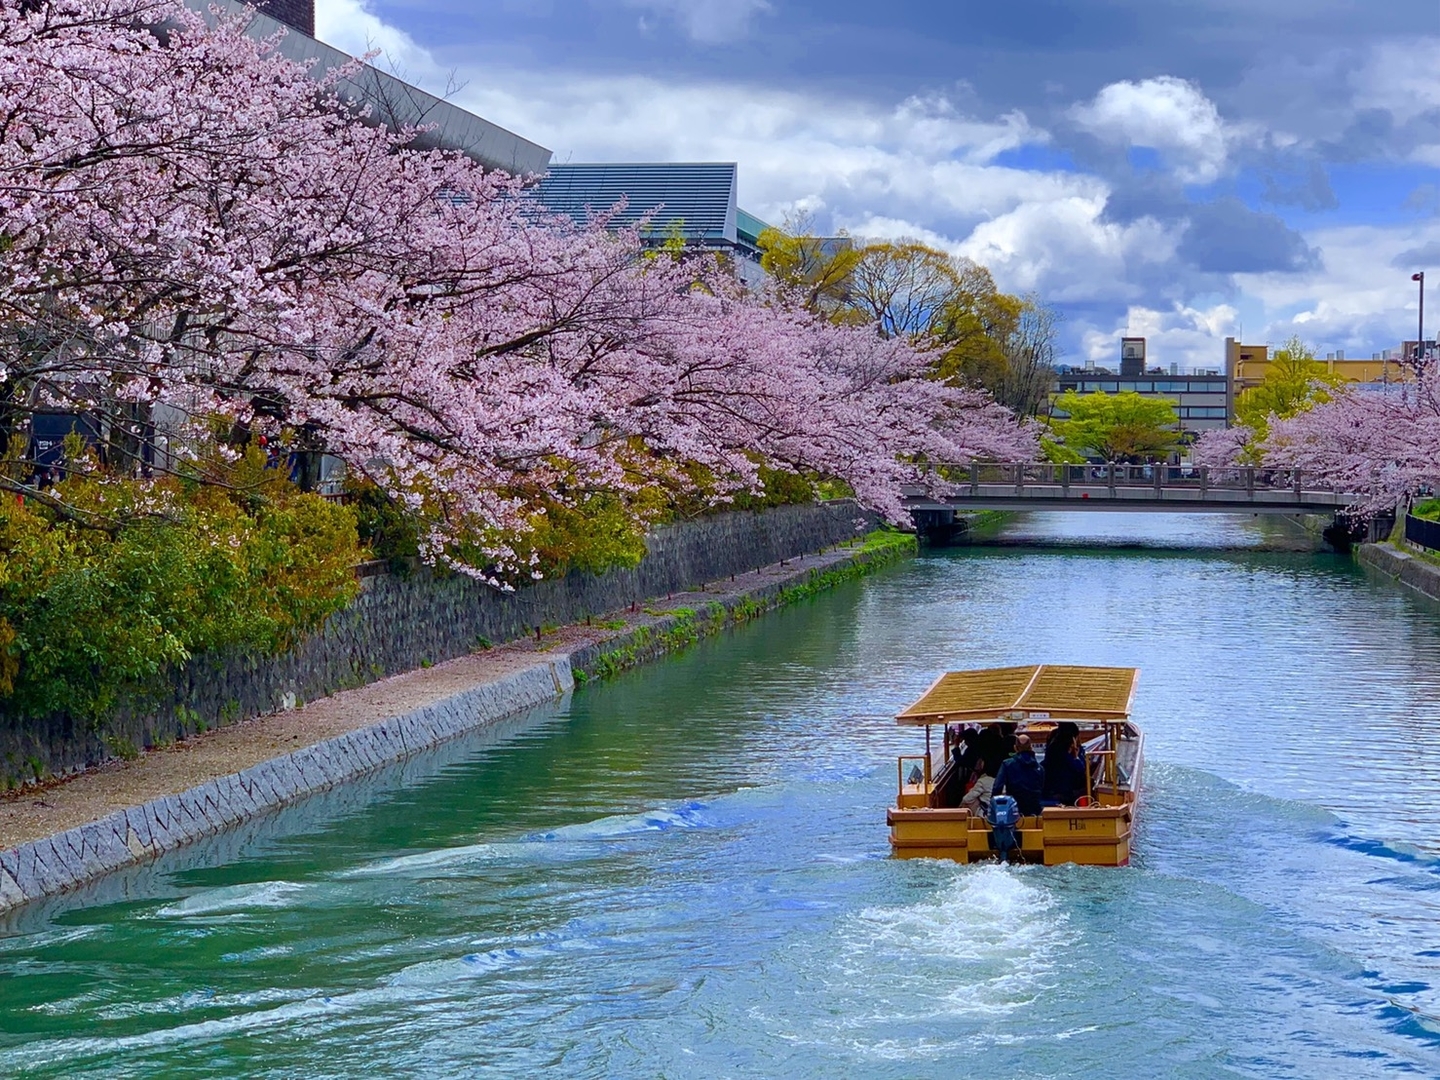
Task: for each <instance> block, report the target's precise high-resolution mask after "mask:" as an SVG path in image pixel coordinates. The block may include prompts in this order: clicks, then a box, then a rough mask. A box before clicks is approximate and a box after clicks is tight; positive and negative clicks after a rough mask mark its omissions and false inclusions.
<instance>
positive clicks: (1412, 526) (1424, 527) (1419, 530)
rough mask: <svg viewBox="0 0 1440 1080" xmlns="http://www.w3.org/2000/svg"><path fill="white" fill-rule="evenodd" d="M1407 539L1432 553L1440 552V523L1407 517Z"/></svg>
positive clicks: (1413, 516) (1411, 515)
mask: <svg viewBox="0 0 1440 1080" xmlns="http://www.w3.org/2000/svg"><path fill="white" fill-rule="evenodd" d="M1405 539H1406V540H1409V541H1410V543H1412V544H1419V545H1420V546H1421V547H1423V548H1429V549H1430V550H1432V551H1440V521H1428V520H1426V519H1425V518H1418V517H1416V516H1415V515H1414V514H1406V515H1405Z"/></svg>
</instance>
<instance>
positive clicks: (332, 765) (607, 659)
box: [0, 534, 915, 929]
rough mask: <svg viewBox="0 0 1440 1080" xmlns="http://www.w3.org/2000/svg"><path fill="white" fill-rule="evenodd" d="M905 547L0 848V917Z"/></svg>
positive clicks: (882, 560) (817, 563)
mask: <svg viewBox="0 0 1440 1080" xmlns="http://www.w3.org/2000/svg"><path fill="white" fill-rule="evenodd" d="M914 549H915V544H914V540H913V538H910V537H904V536H895V535H893V534H892V535H891V536H889V537H888V538H882V542H881V543H879V544H874V543H867V544H865V545H857V546H855V547H852V548H847V549H842V550H840V551H835V552H829V553H827V554H825V555H822V556H820V557H819V558H817V559H813V560H811V559H807V560H805V562H804V563H802V564H796V565H794V566H793V567H791V568H788V569H787V570H785V571H784V572H782V573H781V574H779V575H778V577H772V578H771V579H770V580H760V581H757V582H755V583H753V584H752V583H746V582H743V581H742V583H741V584H740V585H739V586H736V587H734V590H733V591H731V592H729V593H725V592H707V593H705V594H702V595H705V596H706V597H707V598H713V599H707V601H706V603H705V605H704V606H703V607H676V608H673V609H671V610H669V611H659V612H655V613H653V614H651V613H645V614H642V615H640V616H638V617H637V618H636V619H635V620H634V622H635V623H636V624H637V625H632V626H630V627H629V628H628V629H626V630H625V631H624V632H622V633H617V634H613V635H611V636H609V637H608V638H607V639H605V640H603V641H599V642H595V643H592V644H582V645H578V646H574V647H566V646H562V647H558V648H555V649H554V650H552V651H550V652H548V653H544V654H536V655H535V656H534V658H533V660H532V661H531V662H530V663H528V664H527V665H525V666H523V667H521V668H520V669H519V670H514V671H511V672H509V673H508V674H505V675H503V676H501V677H499V678H497V679H494V680H492V681H489V682H486V683H483V684H481V685H477V686H473V687H471V688H469V689H466V690H462V691H460V692H458V693H454V694H451V695H450V696H448V697H444V698H442V699H440V700H437V701H434V702H432V703H431V704H428V705H424V706H421V707H419V708H415V709H412V710H411V711H408V712H404V713H401V714H399V715H393V716H388V717H386V716H382V717H377V718H376V721H375V722H374V723H372V724H369V725H368V726H365V727H362V728H358V729H356V730H353V731H349V732H347V733H345V734H343V735H338V736H335V737H333V738H329V739H326V740H324V741H321V742H317V743H314V744H312V745H310V746H306V747H303V748H301V749H298V750H296V751H294V752H293V753H288V754H282V755H280V756H278V757H274V758H271V759H270V760H268V761H263V762H260V763H259V764H257V765H253V766H251V767H250V768H247V769H244V770H242V771H240V772H237V773H232V774H230V775H226V776H220V777H217V778H215V779H213V780H209V781H206V782H205V783H202V784H199V785H197V786H195V787H192V788H189V789H188V790H185V791H180V792H178V793H175V794H171V795H165V796H162V797H160V798H152V799H150V800H149V801H146V802H143V803H141V804H139V805H136V806H132V807H128V808H126V809H123V810H117V811H115V812H113V813H110V814H108V815H106V816H104V817H102V818H99V819H98V820H94V821H91V822H90V823H88V824H86V825H81V826H79V827H77V828H72V829H67V830H65V831H63V832H58V833H55V834H53V835H50V836H46V837H43V838H41V839H36V840H31V841H28V842H26V843H22V844H20V845H19V846H17V847H14V848H10V849H8V850H3V851H0V913H4V912H7V911H10V910H13V909H16V908H20V907H23V906H24V905H27V904H30V903H33V902H34V901H36V900H39V899H41V898H43V897H46V896H54V895H56V894H59V893H63V892H68V891H70V890H72V889H75V888H77V887H79V886H81V885H84V884H85V883H87V882H90V881H93V880H95V879H96V878H98V877H100V876H102V875H105V874H109V873H111V872H113V871H116V870H119V869H121V868H123V867H127V866H135V865H137V864H140V863H145V862H148V861H149V860H151V859H153V858H155V857H157V856H159V855H162V854H164V853H166V852H170V851H174V850H176V849H178V848H181V847H183V846H185V845H187V844H190V843H193V842H194V841H196V840H199V839H202V838H205V837H210V836H214V835H216V834H218V833H220V832H222V831H224V830H226V829H228V828H230V827H232V826H234V825H237V824H239V823H240V822H242V821H246V820H248V819H251V818H254V817H256V816H258V815H260V814H264V813H267V812H269V811H272V810H275V809H277V808H279V807H282V806H285V805H287V804H290V803H294V802H296V801H298V800H300V799H303V798H305V797H306V796H309V795H312V794H316V793H318V792H321V791H326V790H328V789H330V788H333V787H336V786H337V785H340V784H344V783H347V782H349V781H352V780H354V779H356V778H358V777H360V776H363V775H365V774H366V773H370V772H373V771H375V770H376V769H379V768H382V767H383V766H385V765H387V764H390V763H393V762H396V761H401V760H404V759H406V758H409V757H412V756H413V755H415V754H418V753H420V752H421V751H424V750H427V749H430V748H432V747H435V746H438V745H440V744H442V743H444V742H446V741H447V740H450V739H453V738H456V737H457V736H460V735H463V734H465V733H467V732H471V731H474V730H476V729H479V728H482V727H485V726H487V725H489V724H492V723H494V722H496V721H498V720H501V719H503V718H504V717H506V716H510V715H512V714H514V713H516V712H519V711H521V710H524V709H526V708H530V707H533V706H536V705H539V704H542V703H543V702H546V701H552V700H554V699H555V698H556V697H557V696H559V695H562V694H564V693H566V692H568V691H570V690H571V689H573V688H574V687H575V686H576V685H577V684H580V683H584V682H587V681H589V680H590V679H594V678H603V677H605V676H607V675H611V674H614V673H616V672H619V671H622V670H624V669H625V668H628V667H631V666H633V665H635V664H638V663H642V662H644V661H646V660H650V659H653V658H655V657H658V656H661V655H664V654H665V653H668V652H674V651H677V650H680V649H683V648H685V647H687V646H688V645H690V644H691V643H693V642H695V641H696V640H698V639H699V638H701V637H704V636H705V635H707V634H713V633H716V632H718V631H719V630H721V629H723V628H724V627H726V626H731V625H734V624H737V623H743V622H747V621H748V620H750V619H752V618H755V617H756V616H758V615H760V614H762V613H763V612H765V611H767V610H769V609H771V608H775V607H780V606H782V605H784V604H787V603H790V602H792V601H795V600H800V599H803V598H805V597H807V596H810V595H813V594H814V593H817V592H820V591H822V590H824V589H828V588H831V587H833V586H834V585H837V584H839V583H840V582H842V581H846V580H849V579H851V578H856V577H860V576H862V575H864V574H866V573H869V572H870V571H871V570H873V569H874V568H875V567H877V566H882V565H884V564H886V563H889V562H892V561H894V560H896V559H898V558H903V557H905V556H906V555H908V554H910V553H911V552H913V551H914ZM797 554H798V553H797ZM686 599H687V600H689V599H690V598H688V597H687V598H686ZM692 602H693V601H692ZM0 929H3V926H0Z"/></svg>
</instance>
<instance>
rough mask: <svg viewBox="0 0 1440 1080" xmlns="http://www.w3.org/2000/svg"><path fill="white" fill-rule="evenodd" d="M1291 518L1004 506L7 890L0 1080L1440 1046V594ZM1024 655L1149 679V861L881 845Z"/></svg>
mask: <svg viewBox="0 0 1440 1080" xmlns="http://www.w3.org/2000/svg"><path fill="white" fill-rule="evenodd" d="M1280 527H1282V526H1266V525H1263V524H1257V523H1256V522H1254V521H1253V520H1248V519H1232V518H1184V517H1173V518H1172V517H1162V516H1154V517H1151V516H1124V515H1115V516H1107V515H1094V516H1084V515H1071V516H1041V515H1036V516H1033V517H1030V518H1025V519H1017V520H1016V524H1014V525H1012V526H1011V527H1009V528H1008V529H1007V530H1006V532H1005V534H1004V536H1003V537H1002V539H1004V540H1008V541H1011V543H1010V544H1009V545H1006V546H996V547H977V548H971V549H965V550H954V551H947V552H932V553H929V554H926V555H924V556H923V557H921V558H918V559H916V560H914V561H913V562H910V563H907V564H905V565H903V566H899V567H896V568H894V569H891V570H888V571H885V572H883V573H881V574H880V575H878V576H876V577H874V578H872V579H870V580H867V581H864V582H860V583H856V584H853V585H851V586H847V587H845V588H842V589H840V590H838V591H836V592H834V593H832V594H829V595H826V596H823V597H819V598H816V599H815V600H812V601H808V602H806V603H804V604H802V605H800V606H797V607H795V608H793V609H791V610H788V611H785V612H781V613H778V614H776V615H774V616H772V617H768V618H766V619H764V620H761V621H760V622H758V623H756V624H754V625H752V626H749V627H746V628H744V629H742V630H740V631H737V632H734V633H730V634H726V635H724V636H722V637H719V638H717V639H715V640H712V641H708V642H704V643H702V644H700V645H699V646H697V647H696V648H694V649H692V650H691V651H690V652H688V653H687V654H685V655H684V656H681V657H677V658H674V659H671V660H668V661H665V662H663V663H660V664H657V665H654V666H651V667H647V668H645V669H643V670H640V671H636V672H633V673H631V674H629V675H626V676H624V677H622V678H620V679H617V680H615V681H614V682H611V683H609V684H606V685H603V686H599V687H592V688H588V689H586V690H584V691H582V692H581V693H579V694H578V695H576V696H575V697H574V698H573V700H570V701H568V702H565V703H562V704H561V705H559V706H556V707H553V708H550V709H547V710H542V711H540V712H538V713H536V714H535V715H533V716H531V717H529V718H527V719H525V720H524V721H522V722H518V723H516V724H512V725H508V726H506V727H505V728H503V729H501V730H500V731H499V732H495V733H490V734H488V735H485V736H478V737H476V738H475V739H474V740H473V741H471V742H470V743H468V744H466V743H461V744H455V745H452V746H450V747H448V748H446V749H445V750H444V751H443V752H441V753H439V754H436V755H431V756H430V757H429V758H425V759H420V760H419V761H416V762H412V763H411V764H410V765H408V766H406V769H405V770H404V771H395V770H392V771H391V772H390V773H387V774H383V775H382V776H381V777H379V778H377V779H376V780H374V781H372V782H371V783H369V784H368V785H361V786H359V787H356V788H352V789H348V790H347V791H346V792H343V793H336V794H335V795H332V796H330V797H328V801H327V799H326V798H324V797H322V798H321V799H320V800H317V801H313V802H312V803H311V804H308V805H306V806H302V807H298V808H296V809H295V810H293V811H287V812H286V814H282V815H280V816H279V817H277V818H274V819H271V820H270V821H269V823H268V824H266V825H264V826H263V827H257V828H256V829H252V830H250V831H249V832H242V833H240V834H236V835H234V836H231V837H229V838H228V839H225V840H222V841H218V842H216V843H214V844H212V845H211V846H210V847H208V848H200V849H197V850H195V851H192V852H189V853H187V854H185V855H184V857H183V858H180V857H176V858H172V859H171V860H169V861H167V862H162V863H161V864H160V865H159V866H158V867H155V868H152V869H151V870H148V871H145V872H143V873H140V874H138V875H131V876H130V877H129V878H124V879H117V880H119V881H120V884H118V885H117V884H116V883H115V882H111V883H109V884H103V885H102V886H100V887H97V888H96V889H93V890H91V891H90V892H89V893H84V894H81V895H80V896H79V897H78V898H76V899H74V900H71V901H67V902H66V903H64V904H60V905H56V906H52V907H50V908H46V909H41V910H37V911H32V912H30V913H27V914H26V915H25V916H23V917H22V918H21V919H19V920H18V921H17V922H15V923H14V924H13V925H12V926H11V927H10V928H9V931H8V933H7V935H6V936H5V937H3V939H0V1075H24V1076H35V1077H147V1078H148V1077H164V1076H177V1077H178V1076H184V1077H226V1078H233V1077H242V1076H244V1077H251V1076H254V1077H286V1078H295V1077H354V1076H367V1077H444V1078H455V1077H468V1076H479V1075H484V1076H497V1077H506V1076H515V1077H521V1076H524V1077H530V1076H536V1075H557V1076H561V1075H563V1076H567V1077H570V1076H575V1077H605V1076H637V1077H661V1076H663V1077H705V1078H709V1077H731V1076H733V1077H770V1076H777V1077H778V1076H785V1077H954V1076H963V1075H976V1076H984V1077H988V1078H1004V1077H1047V1078H1050V1077H1095V1076H1101V1075H1104V1076H1111V1077H1196V1078H1201V1077H1203V1078H1210V1077H1228V1076H1235V1077H1297V1078H1326V1077H1345V1078H1353V1077H1370V1076H1422V1077H1435V1076H1440V613H1437V609H1436V608H1435V607H1434V606H1431V605H1428V604H1427V603H1425V602H1423V601H1421V600H1419V599H1417V598H1414V597H1412V596H1410V595H1408V594H1407V593H1404V592H1402V591H1399V590H1397V589H1394V588H1391V587H1388V586H1381V585H1378V584H1376V583H1373V582H1372V581H1370V580H1367V578H1366V577H1365V576H1364V574H1363V573H1361V572H1360V571H1359V570H1357V569H1356V568H1355V567H1354V566H1353V565H1352V564H1351V563H1349V562H1348V561H1347V560H1343V559H1340V558H1338V557H1335V556H1328V555H1315V554H1296V553H1274V552H1266V551H1262V550H1258V545H1261V544H1263V543H1264V542H1265V541H1266V540H1267V539H1269V538H1273V537H1272V535H1271V533H1270V532H1268V531H1267V530H1272V529H1274V528H1280ZM1021 539H1025V540H1028V541H1031V543H1027V544H1019V543H1017V541H1019V540H1021ZM1034 661H1053V662H1071V663H1084V664H1123V665H1138V666H1140V667H1141V668H1142V669H1143V674H1142V677H1141V683H1140V691H1139V694H1138V700H1137V718H1138V719H1139V721H1140V722H1141V723H1142V724H1143V725H1144V726H1145V728H1146V732H1147V752H1148V761H1149V764H1148V767H1147V770H1146V774H1147V785H1146V790H1145V793H1144V801H1143V804H1142V813H1141V822H1140V824H1141V831H1140V835H1139V839H1138V844H1137V846H1136V854H1135V858H1134V863H1135V865H1134V866H1133V867H1132V868H1130V869H1128V870H1102V869H1082V868H1075V867H1066V868H1057V869H1048V870H1047V869H1044V868H1016V869H1010V868H999V867H995V866H977V867H958V866H954V865H949V864H940V863H936V862H930V861H923V860H921V861H909V862H901V861H895V860H892V859H890V858H889V857H888V849H887V845H886V832H885V823H884V811H885V806H886V805H887V803H889V802H890V801H891V799H892V798H893V791H894V785H895V775H896V765H895V755H896V754H897V753H902V752H913V751H914V750H915V749H916V742H915V734H914V733H912V732H903V731H900V730H897V728H896V727H895V726H894V724H893V721H892V719H891V716H892V714H893V713H894V712H895V711H896V709H897V708H898V707H899V706H901V705H903V704H904V703H906V702H908V701H909V700H910V699H911V698H912V697H914V696H915V695H916V694H917V693H918V692H919V691H921V690H922V689H923V688H924V687H925V686H926V685H927V684H928V683H929V681H930V680H931V679H932V677H933V676H934V675H935V673H936V672H937V671H939V670H941V669H945V668H955V667H972V666H982V665H992V664H1006V663H1029V662H1034ZM122 886H123V887H122Z"/></svg>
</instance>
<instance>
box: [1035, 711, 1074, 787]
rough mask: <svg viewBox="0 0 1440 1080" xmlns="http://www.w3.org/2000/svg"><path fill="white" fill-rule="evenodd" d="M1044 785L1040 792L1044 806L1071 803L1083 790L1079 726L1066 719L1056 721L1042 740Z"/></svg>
mask: <svg viewBox="0 0 1440 1080" xmlns="http://www.w3.org/2000/svg"><path fill="white" fill-rule="evenodd" d="M1043 766H1044V769H1045V786H1044V788H1043V789H1042V790H1041V792H1040V798H1041V801H1042V802H1044V803H1045V805H1047V806H1074V805H1075V804H1076V803H1077V802H1079V801H1080V796H1082V795H1084V794H1085V755H1084V754H1083V752H1082V751H1081V749H1080V727H1079V725H1078V724H1075V723H1073V722H1071V721H1069V720H1065V721H1062V722H1061V723H1060V724H1058V725H1056V727H1055V730H1054V731H1052V732H1051V733H1050V738H1049V739H1047V740H1046V742H1045V761H1044V762H1043Z"/></svg>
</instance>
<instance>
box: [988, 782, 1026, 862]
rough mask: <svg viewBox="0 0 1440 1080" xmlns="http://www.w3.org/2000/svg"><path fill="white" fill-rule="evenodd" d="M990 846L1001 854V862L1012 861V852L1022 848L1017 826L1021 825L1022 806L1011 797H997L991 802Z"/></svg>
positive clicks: (989, 819) (989, 815)
mask: <svg viewBox="0 0 1440 1080" xmlns="http://www.w3.org/2000/svg"><path fill="white" fill-rule="evenodd" d="M985 820H986V821H988V822H989V823H990V846H991V848H993V849H994V850H995V851H997V852H999V854H1000V861H1001V862H1009V861H1010V852H1012V851H1014V850H1015V849H1016V848H1018V847H1019V846H1020V836H1019V834H1018V833H1017V832H1016V831H1015V826H1017V825H1019V824H1020V805H1019V804H1018V803H1017V802H1016V801H1015V799H1014V798H1013V797H1012V796H1010V795H996V796H995V797H994V798H992V799H991V800H990V812H989V813H988V814H986V815H985Z"/></svg>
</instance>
